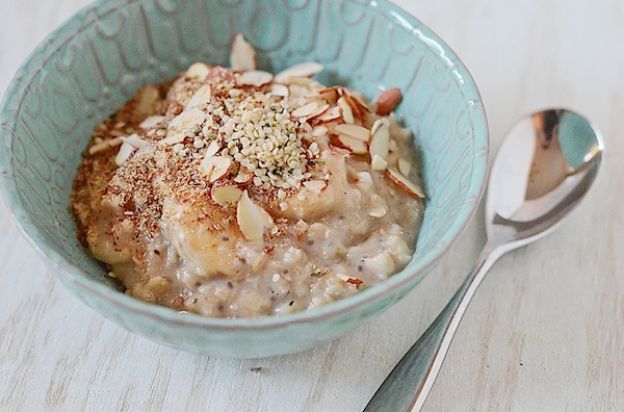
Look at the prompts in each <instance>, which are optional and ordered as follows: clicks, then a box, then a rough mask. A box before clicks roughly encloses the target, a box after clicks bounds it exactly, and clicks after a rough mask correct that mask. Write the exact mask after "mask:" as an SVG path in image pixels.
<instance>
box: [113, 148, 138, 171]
mask: <svg viewBox="0 0 624 412" xmlns="http://www.w3.org/2000/svg"><path fill="white" fill-rule="evenodd" d="M135 150H136V147H134V146H132V145H130V144H128V143H126V142H124V143H122V144H121V147H120V148H119V152H117V156H116V157H115V164H117V166H121V165H122V164H124V162H125V161H126V160H128V158H129V157H130V156H132V153H134V151H135Z"/></svg>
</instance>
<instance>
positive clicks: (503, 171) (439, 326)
mask: <svg viewBox="0 0 624 412" xmlns="http://www.w3.org/2000/svg"><path fill="white" fill-rule="evenodd" d="M603 150H604V146H603V144H602V137H601V135H600V133H599V132H598V131H597V130H596V129H595V128H594V127H593V126H592V125H591V124H590V123H589V122H588V121H587V120H586V119H585V118H584V117H583V116H581V115H579V114H577V113H574V112H572V111H569V110H565V109H552V110H545V111H542V112H538V113H534V114H532V115H530V116H528V117H526V118H524V119H522V120H521V121H520V122H519V123H518V124H517V125H516V126H515V127H514V128H513V129H512V130H511V131H510V132H509V134H508V135H507V137H506V138H505V140H504V142H503V144H502V146H501V148H500V150H499V152H498V156H497V158H496V160H495V161H494V165H493V166H492V171H491V175H490V182H489V188H488V198H487V203H486V216H485V218H486V219H485V220H486V230H487V242H486V244H485V246H484V247H483V251H482V252H481V254H480V256H479V258H478V260H477V263H476V265H475V267H474V270H473V271H472V273H470V275H468V277H467V278H466V280H465V281H464V282H463V283H462V285H461V287H460V288H459V290H458V291H457V292H456V293H455V295H454V296H453V297H452V298H451V300H450V302H449V303H448V304H447V305H446V307H445V308H444V309H443V310H442V312H441V313H440V314H439V315H438V317H437V318H436V319H435V320H434V321H433V323H432V324H431V326H429V328H428V329H427V330H426V331H425V333H423V335H422V336H421V337H420V339H418V341H417V342H416V343H415V344H414V346H412V347H411V348H410V350H409V351H408V352H407V353H406V354H405V356H403V358H402V359H401V361H400V362H399V363H398V364H397V365H396V366H395V367H394V369H393V370H392V372H391V373H390V375H388V377H387V378H386V380H385V381H384V383H383V384H382V385H381V387H380V388H379V389H378V390H377V392H375V395H373V397H372V398H371V400H370V401H369V402H368V405H367V406H366V408H365V412H371V411H384V412H391V411H401V412H402V411H420V409H421V408H422V406H423V404H424V402H425V399H426V398H427V395H428V394H429V392H430V391H431V388H432V387H433V383H434V382H435V379H436V377H437V376H438V373H439V372H440V369H441V367H442V363H443V362H444V357H445V356H446V353H447V351H448V349H449V346H450V344H451V341H452V340H453V336H454V335H455V332H456V331H457V329H458V327H459V323H460V321H461V319H462V317H463V316H464V313H465V312H466V309H467V308H468V304H469V303H470V300H471V299H472V297H473V296H474V294H475V292H476V291H477V288H478V287H479V285H480V284H481V282H482V281H483V278H484V277H485V275H486V273H487V272H488V271H489V269H490V268H491V267H492V265H493V264H494V262H496V261H497V260H498V258H500V257H501V256H502V255H504V254H505V253H507V252H509V251H511V250H513V249H516V248H519V247H521V246H524V245H527V244H529V243H531V242H533V241H536V240H538V239H540V238H542V237H543V236H545V235H546V234H548V233H550V232H551V231H552V230H553V229H554V228H555V227H556V226H557V225H558V224H559V223H560V222H561V221H562V219H563V218H564V217H565V216H567V215H568V214H569V212H570V211H571V210H572V209H574V207H575V206H576V205H577V204H578V203H579V202H580V201H581V199H582V198H583V196H584V195H585V194H586V193H587V191H588V190H589V188H590V187H591V185H592V183H593V181H594V179H595V178H596V175H597V174H598V169H599V168H600V162H601V158H602V151H603Z"/></svg>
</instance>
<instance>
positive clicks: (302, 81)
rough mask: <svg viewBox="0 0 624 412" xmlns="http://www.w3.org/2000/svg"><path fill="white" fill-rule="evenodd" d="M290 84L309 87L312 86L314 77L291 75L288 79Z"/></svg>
mask: <svg viewBox="0 0 624 412" xmlns="http://www.w3.org/2000/svg"><path fill="white" fill-rule="evenodd" d="M288 84H291V85H292V84H296V85H298V86H302V87H305V88H308V89H309V88H310V86H312V79H310V78H309V77H291V78H290V79H288Z"/></svg>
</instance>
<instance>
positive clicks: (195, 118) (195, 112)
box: [169, 107, 207, 131]
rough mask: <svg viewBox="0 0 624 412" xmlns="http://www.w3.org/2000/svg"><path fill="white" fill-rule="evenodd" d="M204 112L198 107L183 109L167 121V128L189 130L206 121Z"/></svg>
mask: <svg viewBox="0 0 624 412" xmlns="http://www.w3.org/2000/svg"><path fill="white" fill-rule="evenodd" d="M206 116H207V115H206V112H204V111H203V110H201V109H200V108H198V107H193V108H190V109H188V110H185V111H183V112H182V113H180V114H179V115H177V116H176V117H174V118H173V119H171V122H169V129H172V130H178V131H189V130H191V129H193V128H195V127H197V126H201V124H202V123H204V122H205V121H206Z"/></svg>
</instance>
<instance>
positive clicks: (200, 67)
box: [186, 62, 210, 82]
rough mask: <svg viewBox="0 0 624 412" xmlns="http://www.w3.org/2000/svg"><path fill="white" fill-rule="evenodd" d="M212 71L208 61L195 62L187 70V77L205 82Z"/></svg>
mask: <svg viewBox="0 0 624 412" xmlns="http://www.w3.org/2000/svg"><path fill="white" fill-rule="evenodd" d="M209 73H210V66H208V65H207V64H206V63H199V62H198V63H193V64H191V66H190V67H189V68H188V70H187V71H186V77H188V78H189V79H191V80H195V81H199V82H203V81H204V80H206V78H207V77H208V74H209Z"/></svg>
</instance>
